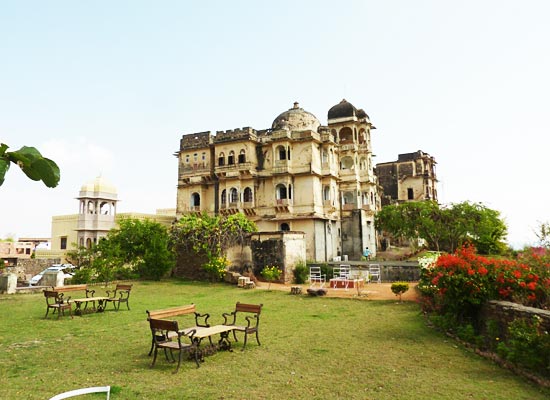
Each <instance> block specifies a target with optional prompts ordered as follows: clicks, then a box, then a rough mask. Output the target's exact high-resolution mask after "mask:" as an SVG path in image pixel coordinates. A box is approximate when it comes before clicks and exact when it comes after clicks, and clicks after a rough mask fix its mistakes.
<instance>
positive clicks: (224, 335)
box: [218, 331, 233, 351]
mask: <svg viewBox="0 0 550 400" xmlns="http://www.w3.org/2000/svg"><path fill="white" fill-rule="evenodd" d="M229 332H230V331H227V332H221V333H220V340H219V341H218V346H220V349H222V350H227V351H233V349H232V348H231V341H230V340H229Z"/></svg>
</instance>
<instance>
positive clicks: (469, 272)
mask: <svg viewBox="0 0 550 400" xmlns="http://www.w3.org/2000/svg"><path fill="white" fill-rule="evenodd" d="M475 273H476V271H474V270H473V269H471V268H468V275H474V274H475Z"/></svg>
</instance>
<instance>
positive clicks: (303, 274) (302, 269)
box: [292, 261, 309, 284]
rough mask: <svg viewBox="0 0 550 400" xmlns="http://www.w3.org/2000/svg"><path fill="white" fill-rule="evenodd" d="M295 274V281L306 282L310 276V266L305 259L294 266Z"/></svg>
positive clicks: (298, 282)
mask: <svg viewBox="0 0 550 400" xmlns="http://www.w3.org/2000/svg"><path fill="white" fill-rule="evenodd" d="M292 272H293V274H294V283H297V284H302V283H306V282H307V280H308V276H309V268H308V266H307V265H306V263H304V262H303V261H300V262H299V263H297V264H296V266H295V267H294V270H293V271H292Z"/></svg>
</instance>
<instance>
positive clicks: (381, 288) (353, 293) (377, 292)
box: [256, 282, 418, 301]
mask: <svg viewBox="0 0 550 400" xmlns="http://www.w3.org/2000/svg"><path fill="white" fill-rule="evenodd" d="M416 285H417V282H409V287H410V288H409V290H408V291H407V292H406V293H404V294H403V296H402V300H403V301H417V300H418V291H417V290H416ZM292 286H300V287H301V288H302V293H303V294H307V289H308V288H309V284H304V285H295V284H281V283H272V284H271V288H270V289H271V290H282V291H287V292H289V293H290V288H291V287H292ZM315 287H316V288H317V287H318V286H317V285H316V286H315ZM256 288H257V289H261V290H267V288H268V283H267V282H256ZM325 288H326V289H327V291H328V292H327V295H326V297H342V298H361V299H365V300H397V296H396V295H395V294H393V292H392V291H391V283H368V284H366V285H365V287H364V289H363V290H361V293H360V295H358V292H357V289H348V290H345V289H331V288H327V287H326V286H325Z"/></svg>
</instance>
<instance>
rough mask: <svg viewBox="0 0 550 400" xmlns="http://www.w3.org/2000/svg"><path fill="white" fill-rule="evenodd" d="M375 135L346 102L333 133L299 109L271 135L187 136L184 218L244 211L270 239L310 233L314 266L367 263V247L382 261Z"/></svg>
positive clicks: (181, 156) (335, 111)
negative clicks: (376, 226)
mask: <svg viewBox="0 0 550 400" xmlns="http://www.w3.org/2000/svg"><path fill="white" fill-rule="evenodd" d="M373 129H375V127H374V126H373V125H372V123H371V121H370V119H369V116H368V115H367V114H366V113H365V111H363V110H362V109H357V108H355V107H354V106H353V105H352V104H351V103H349V102H347V101H346V100H342V101H341V102H340V103H338V104H336V105H335V106H334V107H332V108H331V109H330V110H329V111H328V124H327V125H326V126H325V125H321V123H320V122H319V120H318V119H317V118H316V117H315V116H314V115H313V114H311V113H309V112H307V111H305V110H304V109H303V108H300V107H299V104H298V103H294V106H293V107H292V108H290V109H289V110H287V111H284V112H283V113H281V114H280V115H279V116H277V117H276V118H275V120H274V121H273V124H272V126H271V128H270V129H264V130H255V129H253V128H249V127H246V128H242V129H234V130H226V131H218V132H216V134H215V135H214V134H212V133H211V132H198V133H190V134H185V135H183V136H182V138H181V140H180V147H179V151H178V152H177V153H176V155H177V157H178V190H177V207H176V217H178V218H179V217H181V216H182V215H184V214H187V213H202V212H206V213H209V214H211V215H213V214H216V215H217V214H221V215H229V214H233V213H238V212H241V213H243V214H245V215H246V216H247V217H248V218H249V219H250V220H252V221H254V222H255V223H256V225H257V226H258V229H259V230H260V231H262V232H292V231H294V232H297V231H300V232H304V233H305V241H306V253H307V259H308V260H317V261H330V260H333V259H334V258H335V257H338V256H344V255H345V256H348V257H349V259H350V260H359V259H360V258H361V254H362V251H363V249H364V248H365V247H369V249H370V250H371V251H372V253H373V254H376V233H375V229H374V215H375V213H376V211H377V210H379V209H380V192H379V185H378V181H377V178H376V176H375V173H374V167H373V163H372V145H371V131H372V130H373ZM304 261H305V260H304Z"/></svg>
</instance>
